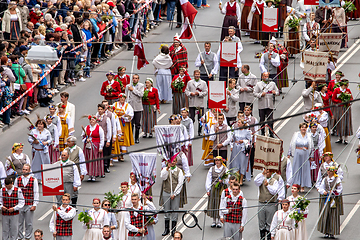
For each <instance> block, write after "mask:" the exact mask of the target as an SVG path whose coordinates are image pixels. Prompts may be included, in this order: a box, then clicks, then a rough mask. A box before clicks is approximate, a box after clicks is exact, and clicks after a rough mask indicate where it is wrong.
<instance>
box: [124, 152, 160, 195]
mask: <svg viewBox="0 0 360 240" xmlns="http://www.w3.org/2000/svg"><path fill="white" fill-rule="evenodd" d="M156 155H157V154H156V153H144V152H141V153H130V155H129V156H130V159H131V165H132V171H133V173H135V176H136V178H137V179H138V183H139V185H140V190H141V192H142V193H145V192H146V191H147V190H149V189H150V188H151V186H152V185H154V184H155V179H156Z"/></svg>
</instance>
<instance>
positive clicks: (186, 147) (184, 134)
mask: <svg viewBox="0 0 360 240" xmlns="http://www.w3.org/2000/svg"><path fill="white" fill-rule="evenodd" d="M173 122H174V125H180V129H181V133H182V134H181V135H180V141H185V140H187V139H190V136H189V133H188V130H187V128H186V127H185V125H184V124H182V115H181V114H178V115H176V118H175V119H174V121H173ZM190 143H191V141H187V142H182V143H181V151H182V152H183V153H184V154H185V156H186V158H187V164H188V165H189V166H190V163H189V162H190V160H189V159H188V157H187V156H188V154H190V156H191V157H192V152H191V151H190V150H189V145H190ZM190 147H191V146H190ZM191 161H192V160H191ZM191 164H192V165H194V164H193V163H192V162H191ZM192 165H191V166H192Z"/></svg>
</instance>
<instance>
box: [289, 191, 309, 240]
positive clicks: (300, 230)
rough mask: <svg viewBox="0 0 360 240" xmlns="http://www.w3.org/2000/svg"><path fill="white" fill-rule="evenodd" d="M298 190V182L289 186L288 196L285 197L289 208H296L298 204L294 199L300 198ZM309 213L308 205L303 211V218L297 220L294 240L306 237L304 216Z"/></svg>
mask: <svg viewBox="0 0 360 240" xmlns="http://www.w3.org/2000/svg"><path fill="white" fill-rule="evenodd" d="M299 192H300V185H298V184H293V185H292V187H291V195H290V196H289V197H287V198H286V199H287V200H289V201H290V208H291V210H295V211H296V208H298V206H296V202H295V201H296V200H297V199H299V198H302V197H301V196H300V195H299ZM308 214H309V207H306V209H305V212H304V219H303V220H301V221H300V222H298V223H297V224H298V227H297V228H295V238H294V239H295V240H302V239H308V237H307V231H306V218H307V216H308Z"/></svg>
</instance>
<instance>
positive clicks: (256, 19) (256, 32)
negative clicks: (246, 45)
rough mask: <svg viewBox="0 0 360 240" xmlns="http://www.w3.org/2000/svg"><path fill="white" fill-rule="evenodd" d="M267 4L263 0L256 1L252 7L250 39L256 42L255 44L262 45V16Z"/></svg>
mask: <svg viewBox="0 0 360 240" xmlns="http://www.w3.org/2000/svg"><path fill="white" fill-rule="evenodd" d="M264 6H265V2H264V1H262V0H255V1H254V2H253V4H252V6H251V12H252V21H251V28H250V38H251V39H254V40H255V43H260V40H263V38H262V32H261V31H262V14H263V11H264ZM250 16H251V15H249V17H250Z"/></svg>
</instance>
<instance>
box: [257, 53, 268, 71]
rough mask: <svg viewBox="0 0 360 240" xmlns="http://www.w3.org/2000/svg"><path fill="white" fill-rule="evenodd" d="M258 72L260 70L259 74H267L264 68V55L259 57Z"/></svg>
mask: <svg viewBox="0 0 360 240" xmlns="http://www.w3.org/2000/svg"><path fill="white" fill-rule="evenodd" d="M259 66H260V70H261V73H264V72H267V70H266V68H265V60H264V55H262V56H261V58H260V64H259Z"/></svg>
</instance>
